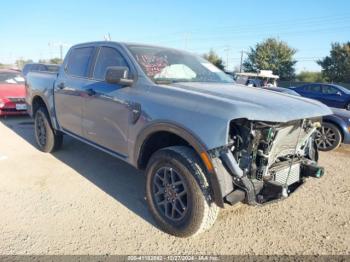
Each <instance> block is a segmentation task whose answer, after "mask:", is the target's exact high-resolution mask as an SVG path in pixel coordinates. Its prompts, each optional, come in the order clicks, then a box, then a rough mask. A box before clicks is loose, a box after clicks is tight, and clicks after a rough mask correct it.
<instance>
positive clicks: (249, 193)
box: [26, 42, 332, 237]
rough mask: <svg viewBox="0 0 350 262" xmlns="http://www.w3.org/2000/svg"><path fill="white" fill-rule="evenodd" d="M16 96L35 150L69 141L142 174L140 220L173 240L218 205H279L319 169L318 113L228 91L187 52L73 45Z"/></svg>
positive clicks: (204, 225) (307, 106) (198, 227)
mask: <svg viewBox="0 0 350 262" xmlns="http://www.w3.org/2000/svg"><path fill="white" fill-rule="evenodd" d="M26 90H27V97H26V101H27V104H28V108H29V113H30V114H31V116H33V117H34V119H35V121H34V122H35V128H34V130H35V138H36V142H37V145H38V148H39V149H40V150H42V151H44V152H53V151H54V150H57V149H59V148H60V147H61V146H62V141H63V135H69V136H72V137H74V138H76V139H79V140H81V141H83V142H85V143H87V144H90V145H91V146H94V147H96V148H98V149H100V150H102V151H104V152H107V153H109V154H111V155H113V156H115V157H117V158H119V159H121V160H123V161H126V162H127V163H129V164H131V165H133V166H134V167H136V168H138V169H141V170H145V174H146V176H147V179H146V199H147V203H148V206H149V210H150V212H151V213H152V215H153V217H154V219H155V221H156V222H157V224H158V225H159V227H160V228H161V229H162V230H164V231H165V232H167V233H170V234H173V235H176V236H179V237H187V236H191V235H194V234H197V233H199V232H202V231H204V230H206V229H208V228H210V227H211V226H212V225H213V223H214V221H215V219H216V217H217V215H218V211H219V209H220V208H223V207H224V203H228V204H231V205H234V204H236V203H238V202H244V203H247V204H250V205H262V204H265V203H269V202H271V201H276V200H279V199H283V198H286V197H288V195H289V194H291V193H292V192H293V191H295V190H296V189H297V188H298V187H299V186H300V185H301V184H302V183H304V181H305V180H306V178H308V177H321V176H322V175H323V173H324V170H323V168H322V167H319V166H318V165H317V160H318V152H317V147H316V145H315V142H314V134H315V130H316V129H317V127H319V126H320V121H321V118H322V116H325V115H330V114H331V113H332V112H331V111H330V110H329V109H328V108H327V107H326V106H324V105H323V104H321V103H319V102H317V101H314V100H308V99H306V98H302V97H296V96H291V95H287V94H282V93H276V92H272V91H268V90H263V89H252V88H249V87H245V86H241V85H236V84H234V83H233V81H232V80H231V78H229V77H228V76H226V74H225V73H223V72H222V71H220V70H219V69H217V68H216V67H215V66H213V65H212V64H210V63H209V62H208V61H206V60H204V59H203V58H201V57H199V56H196V55H192V54H190V53H187V52H183V51H178V50H174V49H169V48H162V47H155V46H146V45H138V44H126V43H115V42H93V43H85V44H80V45H76V46H73V47H72V48H71V49H70V50H69V52H68V54H67V56H66V58H65V60H64V62H63V65H62V66H61V67H60V70H59V72H58V73H57V74H56V73H39V72H30V73H29V74H28V75H27V81H26ZM115 173H116V175H126V174H118V170H115ZM135 190H139V189H137V188H135ZM92 197H93V196H92Z"/></svg>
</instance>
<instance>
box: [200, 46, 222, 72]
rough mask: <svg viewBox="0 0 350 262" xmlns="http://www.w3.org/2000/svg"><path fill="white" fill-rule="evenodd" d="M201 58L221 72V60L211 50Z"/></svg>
mask: <svg viewBox="0 0 350 262" xmlns="http://www.w3.org/2000/svg"><path fill="white" fill-rule="evenodd" d="M203 57H204V58H205V59H206V60H208V61H209V62H210V63H212V64H213V65H215V66H216V67H218V68H220V69H221V70H223V69H224V68H225V66H224V63H223V61H222V59H221V58H220V57H219V56H218V55H217V54H216V53H215V52H214V51H213V50H210V51H209V53H208V54H204V55H203Z"/></svg>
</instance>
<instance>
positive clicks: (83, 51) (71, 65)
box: [67, 47, 94, 77]
mask: <svg viewBox="0 0 350 262" xmlns="http://www.w3.org/2000/svg"><path fill="white" fill-rule="evenodd" d="M93 49H94V48H93V47H81V48H75V49H73V50H72V51H71V52H70V55H69V58H68V64H67V73H68V74H70V75H73V76H79V77H87V76H88V74H89V64H90V60H91V56H92V51H93Z"/></svg>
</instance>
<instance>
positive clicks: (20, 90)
mask: <svg viewBox="0 0 350 262" xmlns="http://www.w3.org/2000/svg"><path fill="white" fill-rule="evenodd" d="M25 96H26V92H25V87H24V85H22V84H0V98H2V99H4V98H8V97H25Z"/></svg>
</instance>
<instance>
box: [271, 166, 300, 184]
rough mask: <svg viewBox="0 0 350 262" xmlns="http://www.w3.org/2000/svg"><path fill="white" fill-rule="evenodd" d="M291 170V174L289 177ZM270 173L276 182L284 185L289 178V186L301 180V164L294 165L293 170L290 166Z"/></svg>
mask: <svg viewBox="0 0 350 262" xmlns="http://www.w3.org/2000/svg"><path fill="white" fill-rule="evenodd" d="M289 170H290V174H289V177H288V173H289ZM270 172H271V174H273V175H274V179H275V181H276V182H279V183H281V184H282V185H284V184H285V183H286V180H287V178H288V181H287V185H288V186H289V185H291V184H294V183H295V182H298V181H299V180H300V163H296V164H294V165H293V166H292V168H291V169H290V168H289V165H288V166H284V167H283V168H280V169H275V170H271V171H270Z"/></svg>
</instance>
